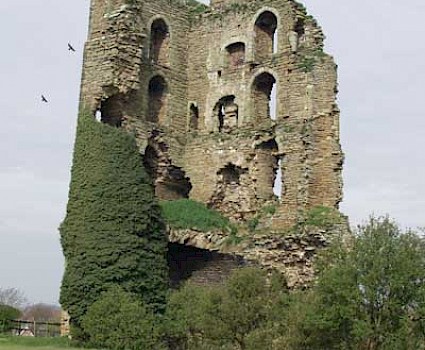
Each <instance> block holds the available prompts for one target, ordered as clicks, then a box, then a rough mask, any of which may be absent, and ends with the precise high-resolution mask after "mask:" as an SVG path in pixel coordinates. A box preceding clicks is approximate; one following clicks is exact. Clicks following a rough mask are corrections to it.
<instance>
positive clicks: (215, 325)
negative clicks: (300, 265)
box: [166, 268, 288, 349]
mask: <svg viewBox="0 0 425 350" xmlns="http://www.w3.org/2000/svg"><path fill="white" fill-rule="evenodd" d="M287 298H288V294H287V289H286V283H285V282H284V281H283V279H282V278H280V275H279V276H278V275H273V276H272V278H271V279H268V277H267V274H266V272H264V271H262V270H259V269H253V268H245V269H241V270H237V271H235V272H234V273H233V274H232V276H231V277H230V278H229V280H228V281H227V282H226V283H225V285H224V286H216V287H210V288H205V287H195V286H191V285H187V286H186V287H184V288H183V289H181V290H180V291H177V292H175V293H173V294H172V296H171V298H170V301H169V304H168V309H167V313H166V316H167V317H166V319H167V322H166V325H167V327H166V329H167V339H168V341H169V344H170V345H172V348H173V349H233V348H238V349H255V348H258V344H259V343H261V347H260V348H264V349H265V348H269V346H270V344H271V341H272V339H273V337H272V336H271V334H274V332H275V331H276V330H277V327H278V325H280V324H281V322H280V321H281V320H283V319H284V317H285V316H286V314H285V312H284V310H285V308H284V306H283V305H285V304H286V303H287ZM276 310H279V312H276ZM282 311H283V312H282Z"/></svg>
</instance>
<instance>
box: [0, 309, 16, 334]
mask: <svg viewBox="0 0 425 350" xmlns="http://www.w3.org/2000/svg"><path fill="white" fill-rule="evenodd" d="M20 315H21V311H20V310H19V309H17V308H14V307H13V306H9V305H0V333H6V332H9V331H10V330H11V329H12V328H13V324H12V323H11V322H9V321H11V320H16V319H17V318H19V316H20Z"/></svg>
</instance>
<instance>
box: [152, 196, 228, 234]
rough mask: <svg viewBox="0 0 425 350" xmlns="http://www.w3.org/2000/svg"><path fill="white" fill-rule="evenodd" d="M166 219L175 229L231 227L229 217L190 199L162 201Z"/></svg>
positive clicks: (206, 229) (201, 229)
mask: <svg viewBox="0 0 425 350" xmlns="http://www.w3.org/2000/svg"><path fill="white" fill-rule="evenodd" d="M160 205H161V209H162V214H163V216H164V219H165V221H166V222H167V224H168V225H170V227H171V228H174V229H195V230H199V231H203V232H208V231H212V230H217V229H218V230H227V229H230V222H229V219H227V218H225V217H224V216H222V215H221V214H220V213H219V212H217V211H215V210H212V209H208V208H207V207H206V206H205V205H204V204H202V203H198V202H195V201H193V200H190V199H179V200H176V201H164V202H161V203H160Z"/></svg>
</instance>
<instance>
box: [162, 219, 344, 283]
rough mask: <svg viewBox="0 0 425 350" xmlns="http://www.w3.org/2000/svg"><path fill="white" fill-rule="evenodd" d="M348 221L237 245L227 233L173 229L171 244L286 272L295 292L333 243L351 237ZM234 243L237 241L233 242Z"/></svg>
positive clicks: (249, 237)
mask: <svg viewBox="0 0 425 350" xmlns="http://www.w3.org/2000/svg"><path fill="white" fill-rule="evenodd" d="M347 232H348V229H347V226H346V224H345V223H344V220H343V219H342V221H341V223H340V224H336V225H335V226H334V227H333V228H331V229H327V230H324V229H320V228H317V227H303V228H300V230H299V231H298V232H295V231H293V232H290V233H288V232H277V231H271V232H267V233H266V232H260V233H254V234H249V233H244V234H242V235H240V237H239V239H240V241H238V243H237V244H234V243H233V241H232V236H231V235H230V234H229V233H227V232H222V231H213V232H200V231H196V230H173V229H169V241H170V242H173V243H177V244H180V245H184V246H191V247H195V248H199V249H204V250H208V251H215V252H218V253H222V254H225V255H229V256H236V257H240V258H241V259H242V260H243V261H244V263H245V264H251V265H255V266H261V267H263V268H266V269H268V270H275V271H279V272H282V273H283V274H284V275H285V276H286V279H287V282H288V286H289V287H291V288H304V287H307V286H309V285H310V284H311V282H312V281H313V279H314V276H315V270H314V259H315V257H316V255H317V253H318V252H319V251H320V250H321V249H323V248H325V247H327V246H329V244H330V243H331V242H332V239H333V238H335V237H340V236H341V235H345V234H347ZM233 239H234V238H233Z"/></svg>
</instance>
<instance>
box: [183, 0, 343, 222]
mask: <svg viewBox="0 0 425 350" xmlns="http://www.w3.org/2000/svg"><path fill="white" fill-rule="evenodd" d="M212 6H213V9H212V10H211V11H210V12H207V13H205V14H204V15H203V16H201V17H199V18H197V19H196V20H195V21H194V23H193V25H192V30H191V32H190V34H189V38H190V45H189V58H190V60H189V99H190V101H193V102H195V103H196V105H197V107H198V109H199V121H200V123H199V128H198V130H197V132H196V136H194V137H190V136H189V138H188V142H187V145H186V151H185V163H184V164H185V165H184V166H185V169H186V171H187V173H188V174H189V177H190V178H191V179H192V180H193V181H192V183H193V189H192V192H191V197H192V198H194V199H196V200H200V201H203V202H207V203H211V202H212V201H214V199H215V198H214V193H215V192H217V190H218V187H220V186H221V184H220V171H222V170H223V169H224V167H225V166H226V165H227V164H232V165H235V166H238V167H241V168H242V169H246V174H247V175H246V176H247V177H248V179H246V180H245V181H243V183H241V184H240V186H239V187H238V190H237V191H235V192H237V194H236V195H235V196H234V200H239V203H242V205H239V210H241V211H246V212H249V211H255V210H258V208H259V206H261V203H263V201H262V200H263V199H265V198H264V197H267V196H265V195H264V194H270V193H271V190H272V188H273V185H274V181H273V180H274V178H275V176H273V173H275V174H276V170H277V169H276V162H277V160H281V162H280V164H281V171H282V174H283V176H282V179H283V182H282V184H281V187H282V193H281V198H280V203H279V206H278V207H279V208H278V213H277V215H276V217H275V220H274V225H275V226H282V225H287V224H288V223H291V222H294V221H295V220H296V219H297V217H298V216H299V215H300V213H301V212H302V210H303V209H308V208H310V207H313V206H316V205H326V206H330V207H336V206H337V205H338V203H339V202H340V200H341V193H342V189H341V187H342V186H341V165H342V153H341V150H340V146H339V125H338V119H339V114H338V108H337V106H336V103H335V91H336V69H335V64H334V63H333V60H332V58H331V57H329V56H328V55H326V54H325V53H324V52H323V51H322V48H323V34H322V32H321V30H320V28H319V27H318V26H317V24H316V22H315V21H314V20H313V19H312V18H311V17H310V16H308V15H307V14H306V13H305V11H304V9H303V8H302V7H300V6H299V5H298V4H296V3H294V2H292V1H279V0H261V1H260V0H257V1H237V2H236V1H230V0H229V1H214V2H213V3H212ZM273 21H275V23H274V24H273ZM268 24H271V25H269V27H267V25H268ZM270 28H271V29H270ZM274 28H275V31H276V35H275V36H274V38H271V36H270V35H269V34H270V33H269V32H270V31H273V29H274ZM270 40H271V41H270ZM273 40H274V41H276V42H275V43H274V45H272V46H273V47H272V46H271V45H270V43H272V42H273ZM241 44H243V47H244V49H245V50H244V54H243V55H240V53H239V58H241V57H242V59H240V60H239V62H238V64H236V65H235V64H232V57H231V56H230V57H229V51H228V50H227V48H229V47H234V46H239V48H240V47H242V45H241ZM239 51H240V50H239ZM268 80H269V81H268ZM270 80H272V81H270ZM273 82H275V84H276V90H277V92H276V104H277V106H276V118H275V120H271V115H270V111H269V110H268V109H269V105H268V99H269V98H270V96H267V95H269V93H270V89H269V87H268V86H270V85H272V84H273ZM229 97H230V100H231V102H230V104H231V105H232V106H234V105H236V106H237V107H236V108H237V118H236V120H231V121H226V117H227V113H226V103H227V102H226V101H223V99H224V100H225V99H228V100H229ZM217 105H218V106H219V108H221V111H220V110H219V111H217ZM220 106H222V107H220ZM232 108H233V107H232ZM234 109H235V108H233V110H234ZM220 113H221V115H220ZM223 114H224V117H223V116H222V115H223ZM231 115H232V113H229V116H231ZM233 115H234V113H233ZM220 118H221V119H224V122H223V121H220ZM233 118H234V117H233ZM229 119H230V118H229ZM223 125H224V126H223ZM265 135H267V137H268V138H269V140H273V142H276V144H277V149H274V150H272V151H271V153H270V154H269V155H268V156H262V157H261V156H259V155H256V153H258V152H257V150H256V148H257V147H258V139H261V138H264V136H265ZM224 140H225V141H224ZM263 153H264V152H263ZM270 174H271V175H270ZM269 199H271V198H269ZM222 204H223V205H222V208H221V209H222V211H223V212H225V213H227V214H228V213H229V212H232V209H231V208H227V207H226V205H227V203H226V202H225V201H224V202H223V203H222ZM230 205H232V203H230ZM239 213H240V212H239ZM236 217H241V215H237V214H236ZM242 217H243V215H242Z"/></svg>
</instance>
